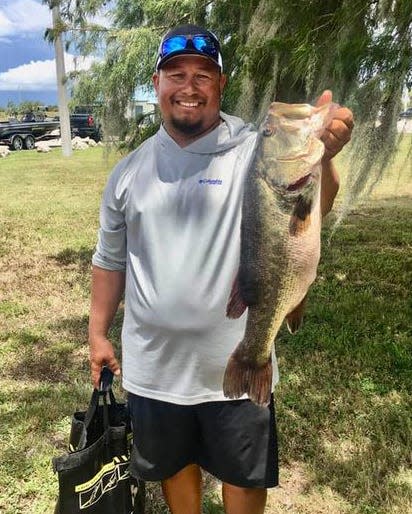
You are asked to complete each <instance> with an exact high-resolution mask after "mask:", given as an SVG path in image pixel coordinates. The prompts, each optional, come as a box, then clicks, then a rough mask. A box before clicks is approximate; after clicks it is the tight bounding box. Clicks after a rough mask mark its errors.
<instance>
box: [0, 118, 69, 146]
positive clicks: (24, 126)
mask: <svg viewBox="0 0 412 514" xmlns="http://www.w3.org/2000/svg"><path fill="white" fill-rule="evenodd" d="M57 128H59V121H58V120H57V121H56V120H55V119H54V118H53V119H50V118H46V117H45V116H44V114H38V115H37V114H34V113H32V112H29V113H26V114H25V115H24V116H23V117H22V118H21V119H20V120H18V119H16V118H13V119H11V120H9V121H6V122H1V123H0V142H2V143H5V144H6V145H8V146H9V147H10V148H11V149H12V150H23V149H25V150H32V149H33V148H34V146H35V142H36V141H38V140H40V139H47V138H48V137H51V136H50V133H51V132H53V130H56V129H57Z"/></svg>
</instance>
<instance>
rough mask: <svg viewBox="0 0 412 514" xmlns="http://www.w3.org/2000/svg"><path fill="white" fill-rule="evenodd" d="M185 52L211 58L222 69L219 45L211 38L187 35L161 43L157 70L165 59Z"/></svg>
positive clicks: (170, 38)
mask: <svg viewBox="0 0 412 514" xmlns="http://www.w3.org/2000/svg"><path fill="white" fill-rule="evenodd" d="M183 50H188V51H189V52H190V51H192V52H193V53H196V54H199V55H204V56H205V57H209V58H210V59H212V60H213V61H215V63H216V64H218V65H219V66H220V67H222V58H221V56H220V51H219V43H218V42H217V41H215V40H214V39H213V38H212V37H211V36H208V35H203V34H194V35H191V34H186V35H176V36H170V37H169V38H166V39H164V40H163V41H162V42H161V43H160V47H159V53H158V61H157V68H158V67H159V65H160V64H161V62H162V61H163V59H165V58H167V57H168V56H171V54H174V53H176V52H182V51H183Z"/></svg>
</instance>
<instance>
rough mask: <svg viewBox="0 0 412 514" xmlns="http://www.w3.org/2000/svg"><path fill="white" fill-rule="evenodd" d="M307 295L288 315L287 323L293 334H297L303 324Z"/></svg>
mask: <svg viewBox="0 0 412 514" xmlns="http://www.w3.org/2000/svg"><path fill="white" fill-rule="evenodd" d="M306 296H307V295H305V297H304V298H303V300H302V301H301V302H300V304H299V305H298V306H297V307H295V308H294V309H293V311H291V312H289V314H287V315H286V324H287V327H288V330H289V332H290V333H291V334H295V333H296V332H297V331H298V330H299V328H300V327H301V325H302V320H303V312H304V310H305V305H306Z"/></svg>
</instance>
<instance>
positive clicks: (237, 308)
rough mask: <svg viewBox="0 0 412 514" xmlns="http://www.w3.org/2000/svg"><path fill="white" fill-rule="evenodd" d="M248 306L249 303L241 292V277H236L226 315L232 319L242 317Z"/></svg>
mask: <svg viewBox="0 0 412 514" xmlns="http://www.w3.org/2000/svg"><path fill="white" fill-rule="evenodd" d="M246 307H247V305H246V303H245V302H244V301H243V298H242V295H241V294H240V287H239V279H238V277H236V279H235V281H234V282H233V286H232V291H231V293H230V297H229V301H228V303H227V307H226V316H227V317H228V318H231V319H236V318H240V316H241V315H242V314H243V313H244V312H245V310H246Z"/></svg>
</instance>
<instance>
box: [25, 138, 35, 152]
mask: <svg viewBox="0 0 412 514" xmlns="http://www.w3.org/2000/svg"><path fill="white" fill-rule="evenodd" d="M34 147H35V144H34V137H33V136H26V138H25V140H24V148H26V150H33V149H34Z"/></svg>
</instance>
